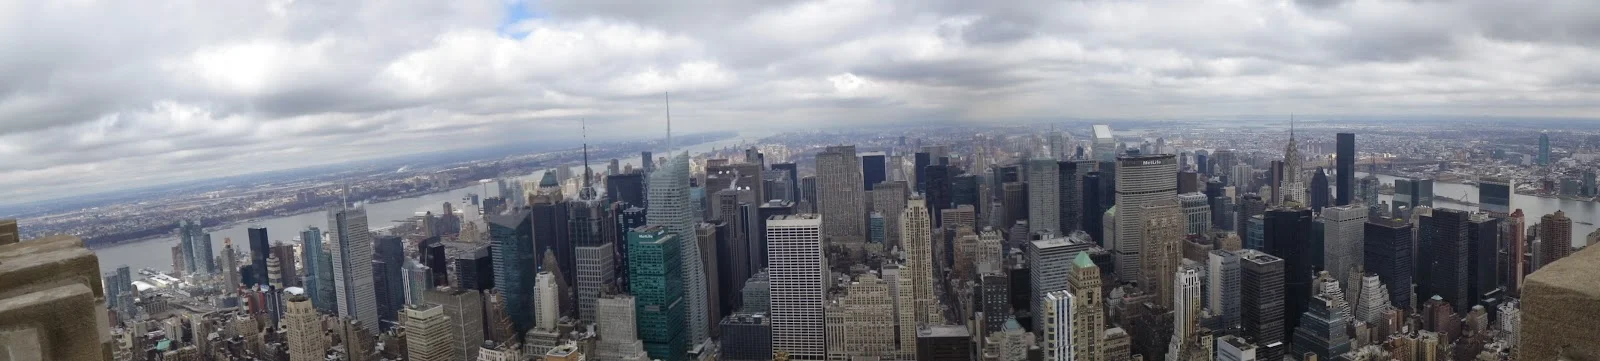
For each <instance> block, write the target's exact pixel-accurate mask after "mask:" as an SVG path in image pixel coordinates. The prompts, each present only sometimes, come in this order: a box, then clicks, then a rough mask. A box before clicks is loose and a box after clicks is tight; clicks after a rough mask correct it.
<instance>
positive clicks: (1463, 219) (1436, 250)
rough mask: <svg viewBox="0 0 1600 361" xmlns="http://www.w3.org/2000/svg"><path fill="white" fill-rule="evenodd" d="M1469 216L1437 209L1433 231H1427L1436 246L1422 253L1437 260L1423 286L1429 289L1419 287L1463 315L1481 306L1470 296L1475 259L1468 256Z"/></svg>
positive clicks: (1460, 212)
mask: <svg viewBox="0 0 1600 361" xmlns="http://www.w3.org/2000/svg"><path fill="white" fill-rule="evenodd" d="M1468 215H1469V214H1468V213H1467V212H1464V211H1459V210H1454V209H1449V208H1439V209H1435V210H1433V222H1432V223H1431V226H1432V228H1433V229H1432V230H1431V231H1427V232H1425V233H1426V234H1427V235H1429V236H1431V238H1432V240H1431V246H1432V247H1430V249H1427V250H1419V251H1421V252H1428V253H1430V254H1431V255H1432V257H1430V258H1431V259H1432V260H1433V264H1432V265H1431V266H1429V268H1427V270H1428V271H1427V273H1425V274H1426V276H1427V280H1428V281H1427V283H1428V284H1427V285H1419V286H1428V287H1419V288H1421V289H1424V290H1427V291H1426V292H1428V293H1426V294H1429V295H1437V296H1440V297H1444V299H1445V301H1446V302H1449V303H1450V304H1451V305H1452V306H1454V308H1455V312H1456V313H1459V314H1466V311H1467V307H1470V306H1471V305H1473V304H1476V303H1477V302H1476V301H1477V300H1476V298H1475V297H1472V296H1471V295H1469V294H1468V293H1467V258H1468V257H1470V256H1471V255H1470V254H1468V253H1467V251H1468V249H1467V226H1468V220H1467V218H1468ZM1419 283H1421V282H1419Z"/></svg>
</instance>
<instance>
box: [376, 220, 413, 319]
mask: <svg viewBox="0 0 1600 361" xmlns="http://www.w3.org/2000/svg"><path fill="white" fill-rule="evenodd" d="M373 238H374V242H373V246H374V247H373V253H374V257H375V258H376V259H374V260H372V282H373V293H374V294H375V295H376V298H377V302H378V321H379V322H380V324H379V325H378V328H379V329H382V330H388V329H389V328H390V327H392V326H394V325H395V324H397V323H398V322H399V321H400V320H399V315H400V312H401V310H402V309H404V308H405V303H406V302H405V299H406V298H405V279H404V278H402V277H404V273H403V272H402V270H401V268H402V266H404V265H405V262H406V255H405V245H404V244H402V243H403V242H404V240H402V239H401V238H400V237H399V236H392V235H381V236H377V237H373Z"/></svg>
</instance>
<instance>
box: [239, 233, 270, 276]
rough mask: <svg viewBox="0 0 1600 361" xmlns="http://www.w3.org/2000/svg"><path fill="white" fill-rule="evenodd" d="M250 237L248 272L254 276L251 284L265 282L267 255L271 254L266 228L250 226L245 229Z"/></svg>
mask: <svg viewBox="0 0 1600 361" xmlns="http://www.w3.org/2000/svg"><path fill="white" fill-rule="evenodd" d="M245 232H246V234H248V235H249V237H250V273H251V274H252V275H253V276H254V277H255V281H256V283H254V284H251V286H255V285H260V284H266V283H267V278H268V277H267V256H269V255H271V254H272V246H271V243H269V242H270V241H269V240H268V238H267V229H266V228H262V227H250V228H249V229H247V230H245Z"/></svg>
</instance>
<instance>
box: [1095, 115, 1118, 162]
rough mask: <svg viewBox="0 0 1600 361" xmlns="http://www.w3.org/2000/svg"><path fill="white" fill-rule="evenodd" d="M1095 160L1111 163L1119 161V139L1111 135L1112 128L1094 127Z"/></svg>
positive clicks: (1106, 126) (1097, 125)
mask: <svg viewBox="0 0 1600 361" xmlns="http://www.w3.org/2000/svg"><path fill="white" fill-rule="evenodd" d="M1093 130H1094V160H1096V161H1100V162H1111V161H1115V160H1117V138H1116V136H1113V135H1111V126H1109V125H1103V124H1096V125H1094V128H1093Z"/></svg>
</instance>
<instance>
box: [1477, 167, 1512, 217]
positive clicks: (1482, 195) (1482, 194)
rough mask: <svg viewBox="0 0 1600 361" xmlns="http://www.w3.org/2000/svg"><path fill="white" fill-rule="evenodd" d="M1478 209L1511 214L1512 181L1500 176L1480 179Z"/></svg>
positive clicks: (1493, 213)
mask: <svg viewBox="0 0 1600 361" xmlns="http://www.w3.org/2000/svg"><path fill="white" fill-rule="evenodd" d="M1478 209H1479V210H1482V211H1484V212H1489V213H1490V214H1491V215H1499V216H1502V217H1504V216H1506V215H1509V214H1511V183H1510V182H1507V181H1506V180H1505V179H1500V178H1487V177H1485V178H1483V179H1480V180H1478Z"/></svg>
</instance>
